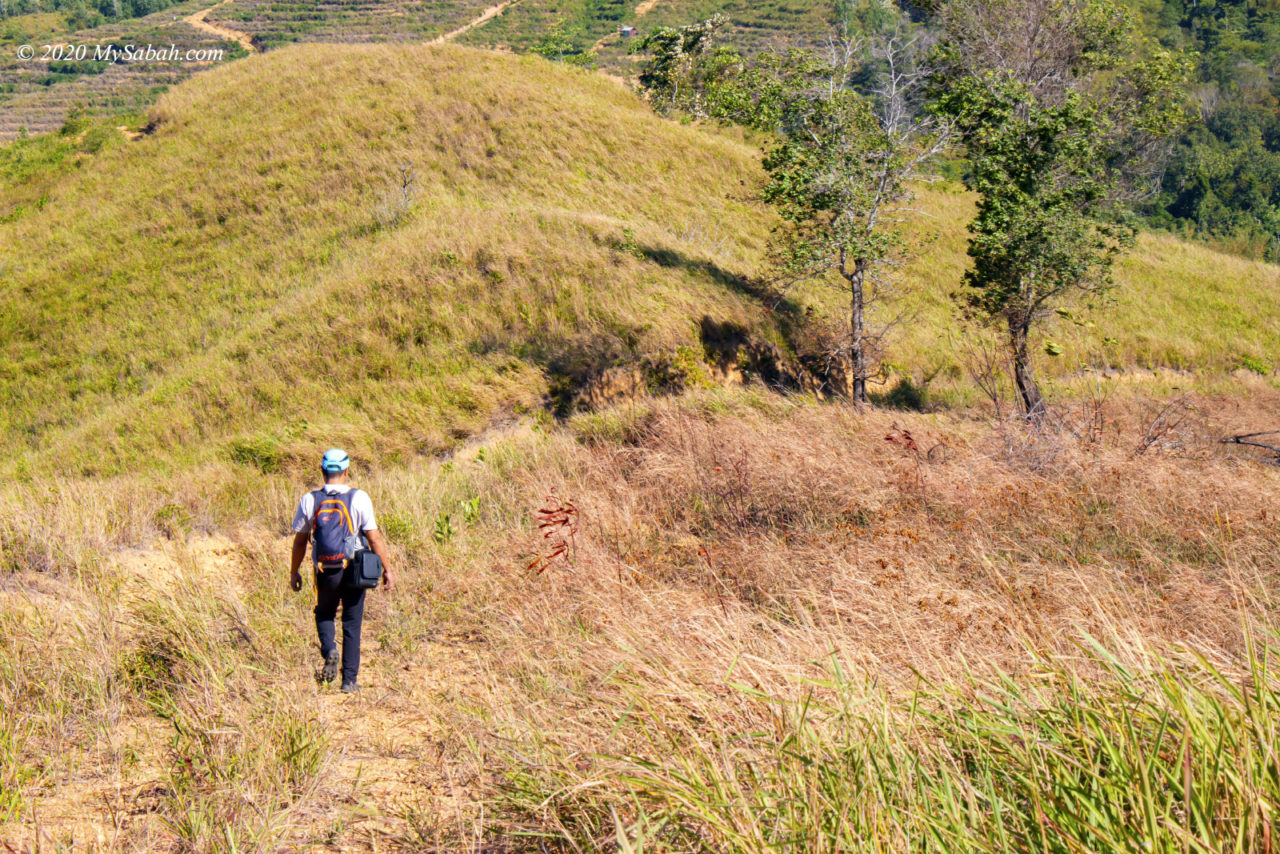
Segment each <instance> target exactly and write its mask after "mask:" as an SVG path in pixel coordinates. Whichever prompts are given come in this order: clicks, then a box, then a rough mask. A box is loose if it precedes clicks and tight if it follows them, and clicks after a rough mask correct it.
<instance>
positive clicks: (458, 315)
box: [0, 46, 1280, 474]
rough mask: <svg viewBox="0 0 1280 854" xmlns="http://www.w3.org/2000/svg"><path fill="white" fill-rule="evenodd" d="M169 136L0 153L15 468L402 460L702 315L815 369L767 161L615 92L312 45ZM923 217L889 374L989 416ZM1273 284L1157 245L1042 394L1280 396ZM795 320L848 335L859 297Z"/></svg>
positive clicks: (181, 117) (259, 66) (586, 80)
mask: <svg viewBox="0 0 1280 854" xmlns="http://www.w3.org/2000/svg"><path fill="white" fill-rule="evenodd" d="M316 93H322V94H316ZM151 118H152V121H153V123H154V126H155V129H154V132H152V133H150V134H149V135H147V136H145V137H143V138H142V139H140V140H137V141H135V142H125V140H124V139H123V138H121V137H119V136H116V135H114V134H112V133H111V132H110V128H109V127H108V126H105V125H101V126H91V127H84V128H79V127H77V128H74V129H73V130H76V131H79V132H78V133H71V134H67V135H63V136H49V137H44V138H41V139H38V140H29V141H24V142H21V143H17V144H15V145H13V146H11V147H8V148H5V149H3V150H0V151H2V152H3V153H0V191H2V192H3V194H4V197H5V198H6V199H11V200H12V201H11V202H10V207H8V208H7V209H6V210H4V211H3V212H2V213H3V217H4V221H3V222H2V223H0V282H3V291H2V292H0V404H2V405H0V436H4V437H5V438H6V439H7V440H8V441H9V442H10V444H11V446H12V447H13V448H14V449H15V451H14V453H13V454H12V455H11V456H10V461H9V462H8V464H7V465H8V470H9V471H10V472H11V473H19V474H21V473H24V472H25V473H37V472H41V471H46V472H47V471H60V472H65V473H81V474H100V473H104V472H114V471H120V470H122V469H127V468H132V467H137V466H142V467H148V468H153V467H158V468H162V469H166V470H180V469H183V468H186V467H189V466H190V465H192V464H195V463H198V462H205V461H212V460H221V461H227V462H241V463H246V464H250V465H256V466H258V467H263V466H265V467H268V468H271V467H280V466H285V467H288V466H290V465H293V464H294V463H296V461H297V460H298V459H300V458H303V457H307V455H308V454H309V453H310V451H311V449H312V448H313V447H314V446H316V445H317V444H334V443H342V444H345V445H347V446H349V447H350V449H351V450H352V451H353V452H355V453H357V454H358V455H363V456H367V457H374V458H381V459H386V460H388V461H394V460H396V459H405V458H407V457H410V456H412V455H415V454H419V453H423V452H431V451H437V450H440V449H443V448H446V447H449V446H450V445H451V444H452V443H453V442H455V441H456V440H457V438H459V437H461V436H465V435H468V434H470V433H472V432H474V431H476V430H477V429H480V428H482V427H484V426H485V425H487V424H488V423H490V422H491V421H493V420H494V419H495V418H497V417H499V416H501V415H502V414H503V413H506V412H510V411H512V410H516V411H529V410H534V409H539V408H541V407H542V406H544V404H545V400H546V396H547V395H548V394H549V393H550V392H551V391H552V390H554V389H556V388H561V387H564V386H565V385H566V384H570V385H571V384H572V382H574V381H577V380H579V379H581V378H582V377H584V376H587V375H589V374H590V373H591V372H592V371H594V370H598V369H601V368H603V367H607V366H610V365H614V364H625V363H630V362H635V361H638V360H639V359H640V357H642V356H644V355H646V354H652V353H662V352H665V353H676V354H680V353H683V354H685V355H687V354H688V353H690V352H697V348H698V347H699V346H700V341H699V326H698V324H699V322H700V320H701V319H702V318H703V317H704V316H706V317H711V318H712V319H714V320H717V321H720V322H725V321H733V322H735V323H739V324H742V325H744V326H746V327H747V328H748V329H750V330H753V331H754V334H756V335H759V336H762V337H765V338H770V339H773V340H775V341H777V342H779V343H781V344H783V346H784V347H786V346H789V345H788V343H787V342H786V341H785V340H784V336H783V333H784V331H787V330H786V329H785V328H784V327H783V326H781V325H780V315H779V314H776V313H771V312H770V311H768V310H767V307H766V306H765V305H764V304H762V302H761V301H760V300H759V299H758V298H756V297H753V296H752V295H751V294H750V293H749V292H748V291H747V289H744V288H743V287H742V284H741V283H742V281H744V280H745V279H750V278H753V277H756V276H759V275H760V274H761V273H762V272H763V270H762V267H761V258H762V255H763V249H764V247H765V245H766V243H767V240H768V238H769V224H770V222H771V216H770V214H769V212H768V211H767V210H766V209H764V208H763V207H762V206H760V205H759V204H757V203H755V202H753V201H751V198H750V196H751V190H752V188H753V187H754V186H755V185H756V181H757V180H758V174H759V173H758V165H757V164H758V153H757V151H756V149H755V148H754V146H753V145H751V144H749V143H748V142H746V141H744V140H742V138H741V137H740V136H736V135H734V134H732V133H729V132H727V131H723V132H722V131H720V130H717V129H714V128H698V127H694V126H682V125H679V124H677V123H674V122H668V121H664V120H662V119H659V118H657V117H655V116H653V115H652V114H650V112H649V111H648V109H647V108H646V107H645V106H644V105H643V104H642V103H640V102H639V101H638V100H636V99H635V98H634V97H633V96H631V95H629V94H628V93H627V92H625V91H623V90H622V89H620V88H619V87H618V86H616V84H614V83H612V82H610V81H608V80H605V79H602V78H600V77H598V76H595V75H591V74H587V73H585V72H581V71H577V70H574V69H567V68H563V67H560V66H558V65H556V64H553V63H549V62H546V61H543V60H541V59H539V58H536V57H525V58H517V57H511V56H501V55H496V54H492V53H484V52H477V51H473V50H468V49H465V48H460V47H453V46H447V47H427V46H418V47H391V46H368V47H358V48H357V47H333V46H324V47H321V46H314V47H296V48H290V49H287V50H282V51H278V52H276V51H273V52H271V53H269V54H266V55H262V56H257V57H252V58H249V59H247V60H245V61H242V62H236V63H233V64H231V65H228V66H225V67H222V68H219V69H215V70H213V71H210V72H208V73H207V74H203V75H200V76H199V77H198V78H197V79H194V80H191V81H188V82H187V83H185V84H183V85H181V86H179V87H177V88H176V89H175V90H173V91H172V92H170V93H169V94H167V95H166V96H164V98H162V99H161V101H160V102H159V104H158V105H157V106H156V108H155V109H154V110H153V113H152V117H151ZM402 166H408V167H410V169H411V171H412V173H413V175H414V181H415V183H414V186H413V190H412V193H411V198H410V200H409V202H408V203H407V204H402V203H400V202H396V201H394V199H393V197H394V196H395V192H394V190H395V184H396V180H397V178H396V176H397V175H398V174H399V170H400V168H401V167H402ZM921 206H922V207H923V208H924V209H925V210H927V211H929V212H930V213H931V214H932V215H933V216H932V217H930V218H926V219H923V220H922V221H921V222H922V225H921V226H919V228H921V229H923V230H930V231H932V230H936V231H937V239H936V240H934V241H932V242H929V243H926V244H925V245H924V247H923V249H922V250H921V252H920V254H919V257H918V258H917V259H916V260H915V261H914V262H913V263H912V264H911V265H910V266H909V267H908V269H907V270H906V274H905V279H904V282H905V284H906V285H908V286H909V287H907V289H906V290H907V292H908V296H907V298H906V299H905V301H904V303H903V305H904V306H905V308H906V310H907V312H908V315H909V316H910V317H911V318H913V322H911V323H908V324H906V325H904V326H903V327H902V329H901V331H900V332H899V334H898V335H897V336H896V337H895V338H894V339H892V341H891V343H890V346H889V350H888V352H887V353H886V358H887V359H888V361H889V362H890V364H892V365H893V366H895V369H896V370H897V371H898V372H899V373H900V374H904V375H907V376H912V375H915V376H916V378H917V380H918V381H920V382H924V381H927V380H930V379H931V378H932V380H933V385H932V386H931V388H932V389H933V390H934V391H937V392H939V394H942V393H943V392H946V391H947V389H948V388H949V389H951V392H953V393H954V394H955V395H958V396H959V397H960V398H963V397H964V394H966V393H968V392H965V388H966V387H967V383H968V381H967V379H966V378H965V372H964V370H963V367H962V365H961V364H960V363H959V361H958V357H957V347H956V342H957V340H958V338H959V336H960V335H961V334H962V333H960V332H958V331H957V330H958V326H957V323H956V319H955V316H954V310H953V307H952V306H953V303H952V300H951V298H950V294H951V292H952V291H954V290H955V289H956V287H957V285H958V282H959V279H960V276H961V273H962V271H963V268H964V263H965V256H964V239H965V235H964V222H965V219H966V217H967V216H968V214H969V211H971V209H972V200H971V198H970V197H969V196H967V195H966V194H964V193H960V192H954V191H947V190H945V189H944V190H929V191H927V192H925V193H923V194H922V196H921ZM1276 275H1277V270H1276V268H1275V267H1273V266H1268V265H1264V264H1259V263H1253V262H1248V261H1243V260H1240V259H1237V258H1232V257H1229V256H1225V255H1221V254H1219V253H1215V252H1212V251H1209V250H1207V249H1204V248H1200V247H1195V246H1191V245H1188V244H1184V243H1180V242H1178V241H1176V240H1174V239H1172V238H1169V237H1163V236H1159V237H1144V238H1143V239H1142V241H1141V242H1140V244H1139V247H1138V249H1137V251H1135V252H1134V253H1133V254H1132V255H1131V256H1129V257H1128V258H1126V260H1125V261H1124V262H1123V263H1122V264H1121V266H1120V269H1119V272H1118V276H1117V278H1118V282H1119V288H1118V289H1117V291H1116V295H1115V300H1116V301H1115V305H1114V306H1110V307H1105V308H1104V307H1099V308H1098V310H1096V311H1095V312H1093V313H1091V314H1089V313H1085V314H1082V315H1081V317H1082V318H1083V319H1084V320H1085V321H1088V322H1092V323H1094V324H1095V325H1094V327H1087V326H1077V325H1074V324H1071V323H1066V322H1058V323H1057V325H1056V326H1055V327H1050V328H1049V329H1048V330H1047V331H1046V337H1047V338H1052V339H1053V340H1059V341H1061V342H1063V343H1064V345H1065V349H1066V354H1065V355H1064V356H1061V357H1058V358H1057V359H1051V358H1049V357H1048V356H1044V357H1042V359H1041V361H1042V362H1043V369H1044V370H1045V371H1046V373H1048V374H1049V375H1051V376H1062V377H1067V376H1069V375H1070V374H1071V373H1072V372H1074V371H1076V370H1078V368H1079V365H1080V364H1081V363H1082V362H1089V363H1095V362H1098V361H1100V360H1101V361H1105V362H1106V363H1109V364H1111V365H1113V366H1122V367H1123V366H1138V367H1152V368H1155V367H1173V368H1194V369H1196V370H1200V371H1207V372H1218V373H1221V372H1224V371H1231V370H1234V369H1237V368H1240V367H1245V368H1246V369H1248V370H1252V371H1263V372H1266V371H1269V370H1271V369H1273V368H1274V364H1273V358H1274V357H1273V355H1272V354H1274V353H1275V352H1277V350H1278V349H1280V348H1278V347H1277V344H1280V292H1278V291H1277V290H1276V289H1275V288H1274V287H1269V286H1268V285H1269V283H1273V282H1274V281H1275V279H1276ZM794 296H796V298H797V299H798V300H799V305H800V306H801V307H803V305H804V304H806V303H808V304H811V305H814V306H815V307H817V309H818V310H819V313H820V314H821V313H824V312H825V313H826V314H827V315H828V316H829V318H830V320H831V321H832V322H833V323H841V322H842V320H841V317H842V311H843V309H842V307H841V306H842V304H843V301H844V300H843V298H842V297H841V296H840V294H839V293H838V291H824V290H822V289H820V288H816V287H810V288H808V289H806V290H805V291H804V292H802V293H799V294H797V295H794ZM791 332H794V330H791ZM789 334H791V333H790V332H789ZM1106 338H1114V339H1116V342H1117V343H1115V344H1113V345H1112V344H1106V345H1104V343H1103V341H1104V339H1106ZM680 347H684V348H686V349H684V350H678V349H677V348H680ZM307 458H309V457H307Z"/></svg>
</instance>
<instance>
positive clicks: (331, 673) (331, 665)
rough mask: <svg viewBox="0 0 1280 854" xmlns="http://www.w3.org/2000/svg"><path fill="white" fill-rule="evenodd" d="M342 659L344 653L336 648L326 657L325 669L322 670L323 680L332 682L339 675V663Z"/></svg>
mask: <svg viewBox="0 0 1280 854" xmlns="http://www.w3.org/2000/svg"><path fill="white" fill-rule="evenodd" d="M341 661H342V654H341V653H339V652H338V651H337V650H336V649H335V650H334V651H333V652H331V653H329V654H328V655H326V656H325V657H324V669H323V670H321V671H320V681H321V682H332V681H333V680H334V679H336V678H337V676H338V663H339V662H341Z"/></svg>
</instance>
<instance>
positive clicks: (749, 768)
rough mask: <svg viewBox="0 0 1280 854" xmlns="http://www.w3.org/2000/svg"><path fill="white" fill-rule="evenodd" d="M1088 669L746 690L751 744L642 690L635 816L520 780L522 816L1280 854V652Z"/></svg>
mask: <svg viewBox="0 0 1280 854" xmlns="http://www.w3.org/2000/svg"><path fill="white" fill-rule="evenodd" d="M1085 652H1086V655H1085V656H1083V657H1082V660H1081V661H1078V662H1076V663H1073V664H1067V663H1066V660H1065V659H1063V658H1058V659H1055V660H1043V659H1042V660H1035V659H1032V660H1031V661H1030V662H1029V663H1028V665H1027V668H1026V672H1024V673H1022V674H1019V675H1018V676H1016V677H1015V676H1014V675H1012V674H1008V673H1002V672H1000V673H997V674H996V675H994V676H989V677H981V678H979V677H972V676H971V677H969V678H968V679H967V680H964V679H960V680H957V681H955V682H948V683H943V684H923V685H921V686H920V687H918V688H917V689H916V690H915V691H914V692H912V693H909V694H907V695H906V696H904V697H899V698H893V697H888V696H885V695H884V694H883V693H882V692H881V691H879V690H877V689H875V688H873V687H870V686H866V685H855V684H850V682H849V681H848V680H847V678H846V677H845V676H844V674H843V673H842V672H841V670H840V669H839V667H835V668H834V669H833V672H832V675H831V677H830V678H829V679H828V680H827V681H824V682H814V683H813V684H812V685H811V687H810V688H809V690H808V691H807V692H806V696H805V697H804V699H801V700H799V701H793V700H781V699H778V698H773V697H770V696H768V695H765V694H762V693H761V692H759V691H757V690H753V689H751V688H749V687H746V686H743V685H739V686H737V689H736V694H737V696H735V697H733V698H731V700H730V702H731V704H732V705H735V706H737V707H738V708H739V709H742V708H745V709H748V710H750V713H752V714H754V715H756V716H757V720H758V721H759V724H760V729H759V730H758V731H756V732H750V733H742V732H733V733H729V732H724V731H722V730H720V729H719V728H718V727H717V726H716V725H715V724H708V723H702V724H701V725H699V724H697V723H695V722H696V721H704V722H705V721H714V720H715V717H716V713H717V708H718V707H719V706H720V703H719V701H713V702H710V703H708V705H707V706H706V707H700V706H697V707H694V708H692V709H690V712H691V716H692V717H693V719H694V720H693V721H687V720H681V719H679V718H675V719H673V718H672V717H670V716H669V715H666V714H654V713H653V712H654V710H652V709H650V708H649V706H648V702H647V700H646V692H645V691H644V689H642V688H641V686H638V685H629V686H626V687H624V689H623V690H624V691H626V692H628V695H629V696H630V697H631V698H632V707H631V710H632V715H633V719H634V723H631V722H628V723H630V724H631V725H634V726H636V727H637V728H639V729H641V730H643V731H644V732H645V736H644V737H643V738H641V739H639V740H640V741H641V743H645V742H646V741H647V744H648V745H649V748H648V749H649V751H651V752H647V753H642V754H639V755H634V756H626V757H616V758H615V759H614V760H613V761H612V762H611V763H610V766H609V767H610V770H611V773H610V774H609V775H608V776H609V779H608V782H607V783H606V784H604V786H605V787H606V788H607V790H611V791H612V792H613V793H615V795H616V796H617V797H618V800H617V801H611V800H610V799H606V798H601V797H594V796H587V797H585V798H584V797H579V796H575V795H574V794H571V792H572V790H573V785H572V782H571V781H568V780H559V781H556V783H557V785H556V788H555V790H554V791H552V790H548V789H543V788H541V787H539V786H538V784H537V783H538V781H537V779H536V775H537V772H536V771H535V772H533V775H532V777H513V778H512V781H511V784H510V785H509V786H508V787H507V789H506V793H507V797H506V800H505V804H506V805H507V806H508V808H513V809H515V810H516V811H517V813H518V812H520V811H521V810H522V809H528V808H529V807H530V806H532V805H531V804H529V803H528V799H529V798H530V797H542V798H545V800H543V801H542V802H541V803H542V809H544V810H545V809H546V805H547V804H548V803H550V804H551V805H552V810H560V809H563V810H564V813H565V815H566V820H565V821H564V822H562V824H561V826H562V827H566V828H576V829H578V830H580V831H583V832H584V836H583V837H582V839H583V840H584V841H585V840H586V839H588V838H591V837H592V836H594V838H596V839H599V838H601V837H603V836H606V835H611V834H610V831H614V829H615V828H614V827H610V825H611V824H615V827H616V832H617V835H618V836H621V837H623V839H624V840H630V841H631V842H632V844H633V845H635V846H637V847H636V848H635V850H642V849H644V850H647V849H649V848H652V849H653V850H715V851H724V850H732V851H744V852H747V851H777V850H786V851H813V852H835V851H877V852H888V851H895V852H902V851H939V850H942V851H961V850H962V851H975V852H977V851H982V852H993V854H994V852H1006V851H1027V852H1030V851H1037V852H1062V854H1066V852H1086V851H1161V852H1188V851H1194V852H1241V854H1243V852H1248V851H1263V850H1267V849H1268V847H1269V846H1270V845H1271V844H1272V842H1271V840H1272V839H1273V838H1274V837H1273V834H1274V829H1273V821H1274V819H1273V810H1274V808H1275V805H1276V803H1277V802H1278V801H1280V774H1278V773H1277V771H1276V768H1275V767H1274V765H1273V764H1272V762H1271V756H1272V755H1273V753H1274V751H1275V749H1276V747H1277V733H1278V732H1280V680H1277V677H1276V674H1275V672H1274V667H1275V661H1274V659H1275V655H1276V650H1275V649H1274V648H1268V649H1264V650H1259V651H1256V653H1255V654H1253V655H1251V656H1250V657H1249V658H1248V659H1247V661H1246V662H1245V665H1244V667H1245V669H1244V671H1243V673H1237V672H1234V671H1232V670H1229V669H1227V668H1225V667H1224V666H1223V665H1222V664H1220V663H1215V662H1213V661H1210V660H1209V659H1207V658H1204V657H1203V656H1198V655H1195V654H1191V653H1187V652H1185V651H1183V652H1178V651H1168V652H1165V653H1155V652H1153V651H1151V650H1134V649H1128V650H1125V652H1123V653H1120V656H1122V657H1123V658H1122V657H1118V656H1117V655H1116V654H1115V653H1112V652H1109V651H1107V650H1106V649H1105V648H1104V647H1102V646H1096V647H1093V648H1087V649H1086V650H1085ZM597 785H601V784H597ZM628 802H629V803H628ZM637 813H638V815H637ZM618 815H633V816H636V817H635V818H633V819H632V820H631V821H630V822H629V823H628V825H629V826H624V825H623V823H621V822H617V821H616V816H618ZM588 830H590V831H592V833H590V834H588V833H585V832H586V831H588ZM566 835H567V836H570V837H571V838H572V836H573V834H572V833H570V834H566ZM646 842H647V843H648V844H647V845H646V844H645V843H646Z"/></svg>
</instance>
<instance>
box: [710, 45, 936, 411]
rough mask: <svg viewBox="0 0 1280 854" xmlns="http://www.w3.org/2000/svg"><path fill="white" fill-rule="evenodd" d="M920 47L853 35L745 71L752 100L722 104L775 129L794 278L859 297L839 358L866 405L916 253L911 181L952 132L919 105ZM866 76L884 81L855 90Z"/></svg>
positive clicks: (785, 248)
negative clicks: (903, 273) (906, 229)
mask: <svg viewBox="0 0 1280 854" xmlns="http://www.w3.org/2000/svg"><path fill="white" fill-rule="evenodd" d="M846 33H847V31H846ZM916 48H917V42H916V41H914V40H913V39H911V38H910V37H906V36H891V37H888V38H885V39H881V40H873V41H871V42H868V41H865V40H863V39H861V38H855V37H851V36H848V35H847V34H846V35H845V36H844V37H843V38H842V39H832V41H831V42H830V45H829V48H828V50H827V51H826V52H825V53H814V52H808V51H793V52H791V53H789V54H787V55H785V56H772V57H765V58H763V59H762V61H761V62H760V63H759V64H758V65H757V66H756V67H755V68H754V69H752V71H751V72H750V73H749V74H747V75H745V78H744V82H745V84H746V86H747V92H748V94H747V96H746V97H741V98H739V99H737V101H736V102H734V101H732V100H730V99H725V101H724V102H722V103H724V104H727V105H729V106H732V107H737V108H739V109H740V107H739V106H738V105H740V104H743V103H749V104H750V105H752V107H753V108H754V110H753V113H752V116H753V124H755V125H756V126H757V127H762V128H764V129H766V130H769V131H771V132H772V133H773V141H772V142H771V143H770V144H769V146H768V148H767V150H766V152H765V156H764V169H765V173H766V176H767V180H766V182H765V186H764V191H763V197H764V199H765V201H767V202H769V203H770V204H772V205H773V206H774V207H775V208H776V209H777V211H778V212H779V214H780V215H781V216H782V220H783V224H782V226H781V227H780V228H779V229H778V230H777V231H776V232H775V235H774V241H773V245H772V247H771V249H772V251H771V257H772V260H773V263H774V265H775V268H776V269H777V271H778V272H779V274H780V278H781V280H782V282H783V284H784V285H788V284H792V283H796V282H800V281H818V282H825V283H835V284H836V285H837V286H838V287H840V288H841V289H842V290H843V291H844V292H845V293H846V295H847V297H848V300H849V302H848V306H849V308H848V311H849V315H848V335H847V337H845V338H844V342H843V344H842V345H841V347H840V348H839V350H838V351H837V352H836V353H833V354H831V355H833V356H843V357H845V358H846V359H847V363H848V365H849V374H850V380H851V383H850V385H851V388H850V393H851V395H852V397H853V400H854V401H855V402H856V403H859V404H861V403H865V402H866V401H867V384H868V381H869V380H870V379H871V378H872V377H873V376H874V375H875V374H876V373H877V372H878V365H879V359H878V356H879V354H880V353H882V351H883V342H884V337H885V335H886V334H887V333H888V331H889V330H890V329H891V328H892V327H893V325H894V323H895V321H896V320H897V318H896V317H895V316H893V313H892V309H891V306H892V304H893V298H894V296H895V294H894V285H895V279H894V276H893V275H892V273H893V270H894V268H895V266H896V264H897V262H899V261H900V260H901V259H902V258H903V256H904V255H905V254H906V253H907V251H908V249H909V247H908V244H907V241H906V240H905V239H904V236H903V232H902V225H903V223H904V220H905V218H906V216H907V215H908V206H909V204H910V202H911V200H912V198H913V193H912V190H911V187H912V184H913V183H914V182H916V181H920V180H924V179H926V177H927V175H928V170H929V167H930V164H931V162H932V160H933V159H934V157H935V155H937V154H938V153H939V152H940V151H941V150H942V148H943V147H944V146H945V145H946V143H947V138H948V133H949V128H948V125H947V123H946V122H945V121H942V120H939V119H937V118H935V117H931V116H928V115H924V114H922V113H920V112H919V111H917V110H915V109H914V108H913V107H914V104H913V101H914V95H915V94H916V92H917V90H918V89H919V87H920V84H921V82H922V81H923V79H924V72H923V71H922V69H921V68H920V67H919V65H918V63H917V62H916V58H917V57H916ZM867 66H872V70H870V71H869V70H868V67H867ZM855 76H859V77H863V78H868V77H869V79H871V80H872V81H874V82H873V83H872V84H871V87H870V89H869V90H868V91H867V92H866V93H865V94H864V93H861V92H859V91H857V90H855V89H854V88H853V86H852V85H851V81H852V79H853V78H854V77H855Z"/></svg>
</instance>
